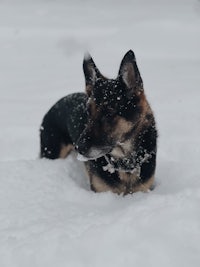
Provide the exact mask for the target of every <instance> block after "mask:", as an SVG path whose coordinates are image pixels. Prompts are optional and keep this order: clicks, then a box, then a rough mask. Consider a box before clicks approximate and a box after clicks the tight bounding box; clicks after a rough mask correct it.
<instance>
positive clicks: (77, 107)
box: [40, 50, 157, 195]
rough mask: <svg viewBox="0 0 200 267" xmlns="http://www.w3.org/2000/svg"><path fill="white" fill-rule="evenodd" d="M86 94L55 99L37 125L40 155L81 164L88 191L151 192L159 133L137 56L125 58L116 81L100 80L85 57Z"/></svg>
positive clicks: (90, 59) (90, 60)
mask: <svg viewBox="0 0 200 267" xmlns="http://www.w3.org/2000/svg"><path fill="white" fill-rule="evenodd" d="M83 71H84V75H85V83H86V93H74V94H70V95H68V96H66V97H64V98H62V99H61V100H59V101H58V102H57V103H56V104H55V105H54V106H53V107H52V108H51V109H50V110H49V111H48V112H47V114H46V115H45V116H44V118H43V121H42V124H41V127H40V144H41V152H40V153H41V157H45V158H49V159H56V158H65V157H66V156H67V155H68V154H69V153H70V151H71V150H72V149H75V150H76V151H77V152H78V159H80V160H85V162H84V163H85V167H86V170H87V172H88V176H89V179H90V185H91V189H92V190H93V191H95V192H105V191H112V192H114V193H117V194H123V195H126V194H132V193H135V192H138V191H142V192H148V191H149V190H151V189H153V186H154V176H155V168H156V152H157V129H156V123H155V118H154V114H153V112H152V109H151V107H150V105H149V103H148V101H147V99H146V96H145V93H144V87H143V81H142V78H141V75H140V72H139V69H138V66H137V63H136V58H135V54H134V52H133V51H132V50H130V51H128V52H127V53H126V54H125V56H124V57H123V59H122V61H121V64H120V68H119V73H118V76H117V78H116V79H108V78H106V77H104V76H103V75H102V74H101V73H100V71H99V70H98V68H97V67H96V65H95V63H94V61H93V59H92V57H91V56H90V55H89V54H87V55H86V56H85V57H84V60H83Z"/></svg>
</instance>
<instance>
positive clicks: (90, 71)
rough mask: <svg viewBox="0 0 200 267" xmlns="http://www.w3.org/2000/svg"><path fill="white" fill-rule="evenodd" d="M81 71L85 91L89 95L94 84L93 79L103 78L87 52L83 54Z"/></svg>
mask: <svg viewBox="0 0 200 267" xmlns="http://www.w3.org/2000/svg"><path fill="white" fill-rule="evenodd" d="M83 72H84V75H85V84H86V93H87V94H88V96H90V95H91V91H92V89H93V86H94V84H95V81H96V80H97V79H98V78H103V75H102V74H101V73H100V71H99V70H98V68H97V67H96V65H95V63H94V61H93V59H92V57H91V56H90V54H89V53H86V54H85V56H84V60H83Z"/></svg>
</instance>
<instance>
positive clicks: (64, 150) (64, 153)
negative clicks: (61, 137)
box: [59, 144, 73, 159]
mask: <svg viewBox="0 0 200 267" xmlns="http://www.w3.org/2000/svg"><path fill="white" fill-rule="evenodd" d="M72 149H73V145H71V144H69V145H67V146H66V145H64V144H62V145H61V149H60V154H59V158H61V159H64V158H66V157H67V156H68V155H69V153H70V152H71V151H72Z"/></svg>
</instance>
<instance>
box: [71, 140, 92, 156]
mask: <svg viewBox="0 0 200 267" xmlns="http://www.w3.org/2000/svg"><path fill="white" fill-rule="evenodd" d="M90 147H91V137H90V136H81V137H80V138H79V140H78V142H77V144H76V146H75V148H76V150H77V151H78V153H79V154H81V155H83V156H86V155H87V152H88V150H89V148H90Z"/></svg>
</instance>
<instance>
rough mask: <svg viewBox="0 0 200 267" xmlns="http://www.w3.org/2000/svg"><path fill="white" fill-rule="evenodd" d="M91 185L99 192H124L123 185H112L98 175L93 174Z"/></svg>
mask: <svg viewBox="0 0 200 267" xmlns="http://www.w3.org/2000/svg"><path fill="white" fill-rule="evenodd" d="M91 186H92V187H93V189H94V190H95V191H96V192H98V193H101V192H107V191H111V192H113V193H117V194H120V193H121V192H122V190H121V186H118V187H111V186H109V185H107V184H106V183H105V182H104V181H103V180H102V179H101V178H100V177H98V176H96V175H92V177H91Z"/></svg>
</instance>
